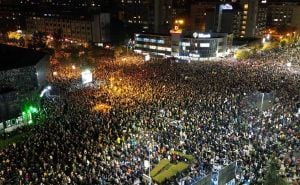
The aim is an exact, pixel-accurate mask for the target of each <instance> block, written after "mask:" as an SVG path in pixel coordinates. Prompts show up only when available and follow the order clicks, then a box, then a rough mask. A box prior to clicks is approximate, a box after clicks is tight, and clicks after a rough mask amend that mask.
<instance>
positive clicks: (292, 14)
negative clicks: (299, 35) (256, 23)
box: [268, 2, 300, 30]
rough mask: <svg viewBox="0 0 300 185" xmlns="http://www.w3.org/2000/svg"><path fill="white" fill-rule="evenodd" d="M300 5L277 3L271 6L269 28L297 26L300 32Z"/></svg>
mask: <svg viewBox="0 0 300 185" xmlns="http://www.w3.org/2000/svg"><path fill="white" fill-rule="evenodd" d="M299 19H300V4H298V3H289V2H277V3H272V4H270V5H269V8H268V26H271V27H283V26H296V27H297V28H298V30H300V23H299Z"/></svg>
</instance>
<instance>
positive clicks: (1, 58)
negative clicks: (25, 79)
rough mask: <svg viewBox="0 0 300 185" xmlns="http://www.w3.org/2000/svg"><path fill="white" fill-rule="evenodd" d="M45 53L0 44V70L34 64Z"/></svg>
mask: <svg viewBox="0 0 300 185" xmlns="http://www.w3.org/2000/svg"><path fill="white" fill-rule="evenodd" d="M45 55H46V54H45V53H43V52H38V51H34V50H31V49H26V48H19V47H15V46H9V45H5V44H0V71H5V70H10V69H17V68H22V67H28V66H33V65H36V64H37V63H38V62H39V61H40V60H41V59H42V58H43V57H44V56H45Z"/></svg>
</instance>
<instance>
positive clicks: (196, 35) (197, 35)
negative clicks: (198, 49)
mask: <svg viewBox="0 0 300 185" xmlns="http://www.w3.org/2000/svg"><path fill="white" fill-rule="evenodd" d="M193 37H194V38H210V37H211V35H210V34H209V33H208V34H205V33H197V32H195V33H193Z"/></svg>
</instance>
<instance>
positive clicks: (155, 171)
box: [150, 159, 170, 177]
mask: <svg viewBox="0 0 300 185" xmlns="http://www.w3.org/2000/svg"><path fill="white" fill-rule="evenodd" d="M168 164H170V161H169V160H168V159H162V160H161V161H160V162H159V163H158V164H157V165H156V166H155V168H153V169H152V170H151V172H150V176H151V177H154V176H155V175H157V174H158V173H159V172H160V171H161V170H162V169H163V168H165V167H166V166H167V165H168Z"/></svg>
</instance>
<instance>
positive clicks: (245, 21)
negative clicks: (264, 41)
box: [239, 0, 267, 37]
mask: <svg viewBox="0 0 300 185" xmlns="http://www.w3.org/2000/svg"><path fill="white" fill-rule="evenodd" d="M266 3H267V1H266V0H241V1H240V5H241V24H240V26H241V27H240V30H239V36H240V37H260V36H262V35H263V34H264V31H265V30H266V24H267V6H266Z"/></svg>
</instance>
